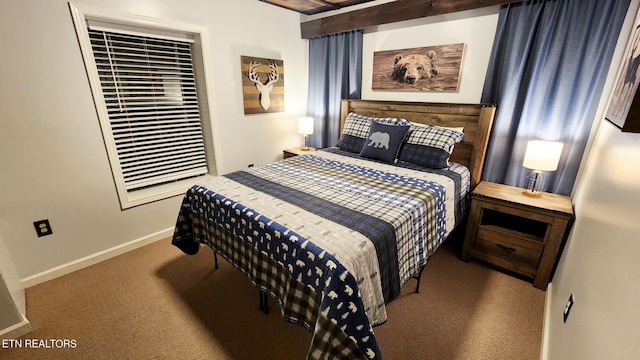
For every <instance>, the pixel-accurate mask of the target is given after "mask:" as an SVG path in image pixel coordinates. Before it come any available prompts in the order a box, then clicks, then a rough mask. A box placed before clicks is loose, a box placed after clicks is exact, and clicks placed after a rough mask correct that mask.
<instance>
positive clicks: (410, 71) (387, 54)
mask: <svg viewBox="0 0 640 360" xmlns="http://www.w3.org/2000/svg"><path fill="white" fill-rule="evenodd" d="M464 48H465V45H464V44H449V45H438V46H427V47H419V48H411V49H400V50H386V51H377V52H374V53H373V79H372V81H371V88H372V89H373V90H402V91H406V90H409V91H452V92H455V91H458V88H459V85H460V71H461V69H462V58H463V55H464Z"/></svg>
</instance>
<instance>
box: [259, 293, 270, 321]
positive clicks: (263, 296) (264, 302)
mask: <svg viewBox="0 0 640 360" xmlns="http://www.w3.org/2000/svg"><path fill="white" fill-rule="evenodd" d="M258 293H259V294H260V311H262V312H263V313H265V315H268V314H269V295H267V293H266V292H264V291H262V290H258Z"/></svg>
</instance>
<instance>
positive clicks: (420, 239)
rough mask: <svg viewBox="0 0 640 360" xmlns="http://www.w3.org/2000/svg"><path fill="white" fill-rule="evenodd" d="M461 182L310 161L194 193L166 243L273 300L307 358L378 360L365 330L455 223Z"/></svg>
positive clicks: (256, 171)
mask: <svg viewBox="0 0 640 360" xmlns="http://www.w3.org/2000/svg"><path fill="white" fill-rule="evenodd" d="M468 177H469V175H468V170H466V168H464V167H462V166H460V165H457V164H454V165H452V166H451V167H450V168H449V169H446V170H428V171H427V170H426V169H424V168H418V167H415V166H414V167H412V166H410V165H409V164H405V163H401V164H399V165H389V164H384V163H379V162H373V161H368V160H364V159H362V158H359V157H357V156H354V155H351V154H349V153H345V152H341V151H339V150H337V149H331V150H330V151H318V152H314V153H312V154H309V155H303V156H297V157H294V158H290V159H287V160H285V161H280V162H275V163H271V164H267V165H264V166H261V167H256V168H251V169H249V170H247V171H238V172H234V173H231V174H228V175H225V176H220V177H216V178H213V179H211V180H210V181H207V182H205V183H203V184H201V185H196V186H194V187H192V188H191V189H190V190H189V191H188V192H187V194H186V195H185V197H184V199H183V203H182V207H181V210H180V214H179V216H178V221H177V225H176V230H175V234H174V238H173V244H174V245H175V246H177V247H179V248H180V249H182V250H183V251H184V252H185V253H188V254H194V253H196V252H197V251H198V248H199V244H206V245H207V246H209V247H211V248H212V249H213V250H214V251H216V252H217V253H219V254H220V255H222V256H223V257H224V258H226V259H227V260H229V262H230V263H231V264H233V265H234V266H235V267H236V268H238V269H239V270H240V271H242V272H243V273H245V274H246V275H247V276H248V278H249V279H250V281H251V282H252V283H253V284H254V285H255V286H256V287H258V288H259V289H261V290H262V291H266V292H268V293H270V294H271V295H272V296H273V297H274V298H275V299H276V300H277V301H278V302H279V305H280V307H281V310H282V314H283V317H284V319H285V320H287V321H290V322H293V323H296V324H299V325H302V326H304V327H306V328H307V329H308V330H309V331H311V332H312V333H313V340H312V344H311V347H310V350H309V354H308V356H307V358H308V359H327V358H349V359H351V358H355V359H379V358H381V354H380V350H379V348H378V345H377V342H376V340H375V336H374V334H373V329H372V326H375V325H377V324H381V323H383V322H384V321H386V310H385V304H388V303H389V302H390V301H392V300H393V299H395V298H396V297H398V295H399V294H400V288H401V287H402V285H403V284H404V283H405V282H406V281H408V280H409V279H410V278H411V277H412V276H414V275H415V274H416V273H417V272H418V270H419V269H420V267H421V266H423V265H425V264H426V262H427V260H428V259H429V256H430V255H431V254H432V253H433V252H434V251H435V250H436V249H437V248H438V246H439V245H440V244H441V243H442V241H444V239H445V237H446V236H447V234H448V233H449V232H450V231H451V230H452V229H453V227H454V225H455V223H456V221H457V220H459V219H460V218H461V216H462V208H463V206H464V203H463V202H461V201H460V200H461V199H465V198H466V192H467V191H468V183H469V180H468ZM461 204H462V205H461Z"/></svg>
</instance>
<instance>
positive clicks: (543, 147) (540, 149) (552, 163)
mask: <svg viewBox="0 0 640 360" xmlns="http://www.w3.org/2000/svg"><path fill="white" fill-rule="evenodd" d="M562 146H563V144H562V143H561V142H556V141H544V140H531V141H529V142H528V143H527V149H526V150H525V153H524V162H523V163H522V165H523V166H524V167H526V168H528V169H531V170H540V171H556V170H557V169H558V163H559V162H560V155H561V154H562Z"/></svg>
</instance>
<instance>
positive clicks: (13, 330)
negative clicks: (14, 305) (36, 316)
mask: <svg viewBox="0 0 640 360" xmlns="http://www.w3.org/2000/svg"><path fill="white" fill-rule="evenodd" d="M31 330H32V328H31V323H29V320H27V319H26V318H25V317H24V316H23V317H22V321H21V322H19V323H17V324H15V325H13V326H9V327H8V328H6V329H4V330H0V340H2V339H17V338H19V337H20V336H22V335H26V334H28V333H30V332H31Z"/></svg>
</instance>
